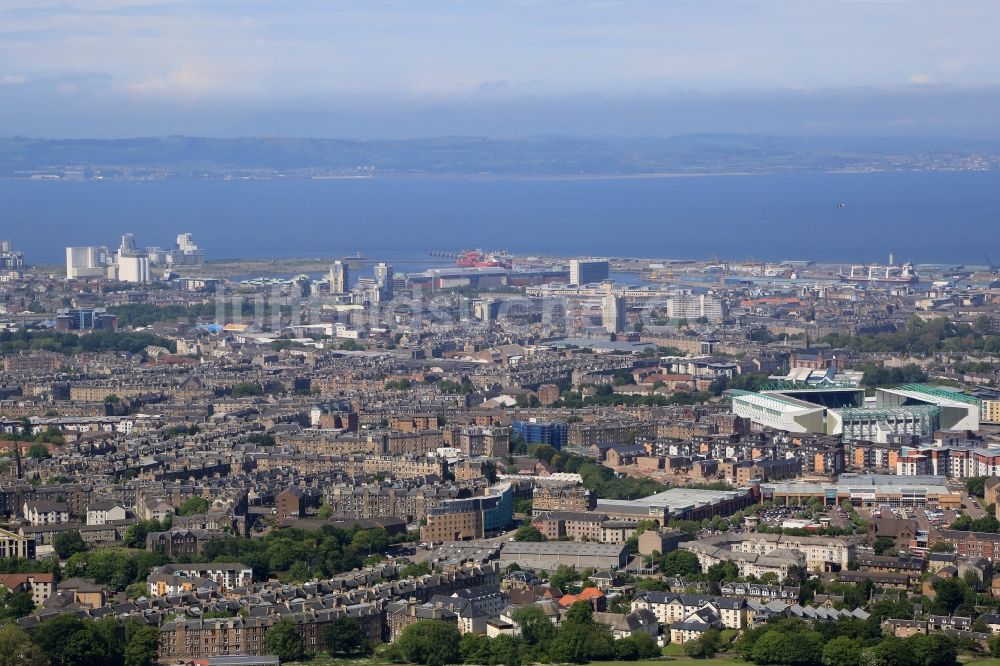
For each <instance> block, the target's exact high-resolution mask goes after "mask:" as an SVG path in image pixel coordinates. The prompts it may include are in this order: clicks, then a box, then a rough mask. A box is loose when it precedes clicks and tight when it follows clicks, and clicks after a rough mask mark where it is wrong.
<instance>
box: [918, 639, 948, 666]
mask: <svg viewBox="0 0 1000 666" xmlns="http://www.w3.org/2000/svg"><path fill="white" fill-rule="evenodd" d="M913 656H914V658H915V659H916V663H917V664H918V665H919V666H952V665H953V664H955V662H957V661H958V644H957V643H956V642H955V639H954V638H952V637H951V636H948V635H946V634H927V635H926V636H919V635H918V636H915V637H914V638H913Z"/></svg>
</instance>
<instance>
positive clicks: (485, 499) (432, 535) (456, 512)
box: [420, 483, 514, 543]
mask: <svg viewBox="0 0 1000 666" xmlns="http://www.w3.org/2000/svg"><path fill="white" fill-rule="evenodd" d="M513 519H514V490H513V487H512V486H511V484H509V483H500V484H497V485H495V486H490V487H489V488H487V489H486V494H485V495H481V496H479V497H468V498H465V499H455V500H444V501H442V502H439V503H438V505H437V506H435V507H433V508H431V509H428V511H427V524H426V525H424V526H422V527H421V528H420V538H421V540H423V541H425V542H427V543H441V542H444V541H470V540H472V539H482V538H483V537H485V536H487V535H490V534H495V533H497V532H499V531H501V530H503V529H505V528H506V527H507V526H508V525H510V523H511V521H512V520H513Z"/></svg>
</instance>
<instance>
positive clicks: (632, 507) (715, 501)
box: [595, 488, 754, 525]
mask: <svg viewBox="0 0 1000 666" xmlns="http://www.w3.org/2000/svg"><path fill="white" fill-rule="evenodd" d="M753 502H754V499H753V496H752V495H751V494H750V490H749V489H746V488H740V489H736V490H698V489H691V488H671V489H669V490H665V491H663V492H662V493H657V494H655V495H650V496H649V497H643V498H641V499H635V500H614V499H600V500H597V506H596V508H595V510H596V511H597V512H599V513H603V514H606V515H607V516H608V517H609V518H614V519H617V520H626V521H638V520H655V521H657V522H658V523H660V525H664V524H665V522H666V520H668V519H670V518H678V519H683V520H701V519H703V518H712V517H714V516H728V515H730V514H733V513H735V512H737V511H739V510H740V509H743V508H746V507H748V506H750V505H751V504H753Z"/></svg>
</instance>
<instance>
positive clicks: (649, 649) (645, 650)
mask: <svg viewBox="0 0 1000 666" xmlns="http://www.w3.org/2000/svg"><path fill="white" fill-rule="evenodd" d="M625 640H628V641H632V642H633V643H635V647H636V649H637V650H638V651H639V659H652V658H653V657H659V656H660V655H661V654H662V652H661V651H660V646H659V645H657V644H656V639H655V638H653V637H652V636H650V635H649V634H645V633H642V634H632V635H631V636H630V637H629V638H627V639H625Z"/></svg>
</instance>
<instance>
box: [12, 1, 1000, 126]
mask: <svg viewBox="0 0 1000 666" xmlns="http://www.w3.org/2000/svg"><path fill="white" fill-rule="evenodd" d="M997 35H1000V2H998V1H997V0H941V1H935V0H593V1H588V0H423V1H417V0H395V1H393V0H0V135H2V136H12V135H21V136H37V137H58V138H62V137H78V138H87V137H94V138H107V137H127V136H151V135H167V134H189V135H206V136H209V135H210V136H248V135H267V136H330V137H358V138H401V137H413V136H439V135H457V134H462V135H493V136H518V135H521V136H523V135H532V134H605V135H643V134H648V135H657V136H663V135H672V134H682V133H690V132H713V131H725V132H758V133H762V132H767V133H780V134H803V135H809V134H812V135H822V134H859V135H865V134H883V135H901V134H902V135H917V136H920V135H949V136H952V135H954V136H968V137H989V138H996V137H998V136H1000V120H998V119H1000V46H998V42H997Z"/></svg>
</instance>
